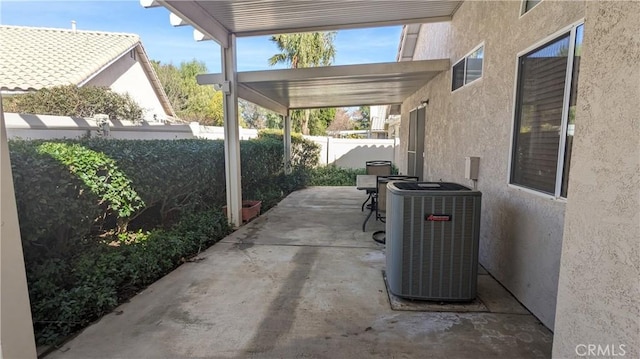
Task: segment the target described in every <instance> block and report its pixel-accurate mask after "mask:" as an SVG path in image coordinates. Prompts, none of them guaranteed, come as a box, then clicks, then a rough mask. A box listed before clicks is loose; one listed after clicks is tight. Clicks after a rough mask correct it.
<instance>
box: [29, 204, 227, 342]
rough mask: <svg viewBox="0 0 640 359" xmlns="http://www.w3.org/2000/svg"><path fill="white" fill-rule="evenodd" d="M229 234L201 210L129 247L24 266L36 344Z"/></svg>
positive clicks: (98, 247) (105, 246)
mask: <svg viewBox="0 0 640 359" xmlns="http://www.w3.org/2000/svg"><path fill="white" fill-rule="evenodd" d="M229 233H230V228H229V226H228V224H227V221H226V218H224V217H223V216H222V214H221V213H220V212H219V211H218V212H211V211H206V212H201V213H198V214H191V215H186V216H184V217H183V218H182V219H181V220H180V222H179V223H178V224H177V225H176V226H175V227H174V228H173V229H171V230H168V231H164V230H155V231H152V232H148V233H138V234H137V235H136V236H135V237H136V240H135V241H133V242H131V243H129V244H119V245H110V244H109V243H107V242H106V241H105V242H102V243H96V244H95V245H93V246H86V247H85V248H84V251H83V252H82V253H81V254H79V255H77V256H75V257H72V258H67V259H65V260H61V259H47V260H44V261H43V262H42V263H39V264H35V265H30V266H27V280H28V282H29V295H30V299H31V306H32V309H31V310H32V315H33V322H34V329H35V334H36V339H37V341H38V343H39V344H45V343H53V342H56V341H57V340H59V339H61V338H64V337H65V336H67V335H69V334H70V333H72V332H74V331H75V330H77V329H79V328H82V327H83V326H86V325H87V324H89V323H91V322H92V321H93V320H95V319H97V318H99V317H100V316H102V315H104V314H105V313H107V312H109V311H110V310H112V309H113V308H114V307H115V306H116V305H118V303H119V302H120V301H121V300H122V299H124V298H128V297H129V296H131V295H133V294H134V293H136V292H137V291H139V290H140V289H142V288H144V287H145V286H147V285H149V284H151V283H153V282H154V281H155V280H157V279H159V278H160V277H162V276H163V275H164V274H166V273H168V272H169V271H171V270H172V269H174V268H175V267H177V266H178V265H180V264H182V263H183V262H184V261H185V260H186V259H188V258H189V257H191V256H193V255H196V254H198V253H199V252H200V251H201V250H203V249H205V248H207V247H208V246H210V245H211V244H213V243H215V242H217V241H219V240H220V239H222V238H223V237H224V236H226V235H227V234H229Z"/></svg>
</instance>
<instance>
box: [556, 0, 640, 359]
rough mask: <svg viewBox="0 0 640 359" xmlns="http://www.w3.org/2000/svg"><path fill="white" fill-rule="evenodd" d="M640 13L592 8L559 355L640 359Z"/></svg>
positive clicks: (621, 5)
mask: <svg viewBox="0 0 640 359" xmlns="http://www.w3.org/2000/svg"><path fill="white" fill-rule="evenodd" d="M639 14H640V3H638V2H636V3H631V2H588V3H587V9H586V15H585V17H586V19H587V22H586V26H585V33H584V34H585V36H584V45H583V46H584V53H583V60H582V64H581V65H580V71H581V73H580V80H579V81H580V82H579V85H578V88H579V95H578V110H577V113H576V118H577V123H576V130H575V141H574V144H573V146H574V147H573V151H574V154H573V158H572V160H571V177H570V180H569V194H568V196H569V202H568V203H567V210H566V215H565V219H566V221H565V236H564V242H563V248H562V265H561V268H560V284H559V289H558V310H557V314H556V332H555V338H554V344H553V356H554V357H557V358H572V357H578V356H580V355H581V354H584V353H585V352H586V350H588V349H589V348H588V347H585V346H588V345H595V346H596V350H598V349H597V348H598V347H597V346H600V347H601V348H602V350H603V351H604V350H607V349H606V348H607V346H608V350H609V353H610V355H608V356H607V357H614V356H619V357H621V356H622V355H621V354H622V351H623V350H624V352H625V353H624V357H625V358H640V200H639V194H640V121H639V119H638V104H639V101H640V70H639V68H638V64H640V17H639ZM622 345H624V347H621V346H622ZM612 350H616V353H617V354H618V355H612ZM596 353H597V351H596ZM602 356H605V355H602Z"/></svg>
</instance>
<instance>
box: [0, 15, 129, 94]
mask: <svg viewBox="0 0 640 359" xmlns="http://www.w3.org/2000/svg"><path fill="white" fill-rule="evenodd" d="M138 44H140V38H139V37H138V35H135V34H124V33H113V32H98V31H80V30H75V31H74V30H71V29H51V28H37V27H23V26H5V25H1V26H0V90H8V91H27V90H38V89H41V88H45V87H51V86H58V85H69V84H74V85H79V84H81V83H82V82H84V81H85V80H88V79H89V78H91V77H92V76H93V75H94V74H96V73H97V72H99V71H100V70H102V69H103V68H104V67H105V66H106V65H108V64H110V63H111V62H112V61H114V60H115V59H117V58H118V57H119V56H121V55H122V54H123V53H125V52H126V51H128V50H130V49H132V48H133V47H135V46H136V45H138Z"/></svg>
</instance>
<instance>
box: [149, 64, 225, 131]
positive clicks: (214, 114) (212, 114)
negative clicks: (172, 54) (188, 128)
mask: <svg viewBox="0 0 640 359" xmlns="http://www.w3.org/2000/svg"><path fill="white" fill-rule="evenodd" d="M152 64H153V67H154V69H155V71H156V74H157V75H158V78H159V79H160V83H162V87H163V89H164V92H165V93H166V94H167V97H168V98H169V102H170V103H171V106H173V109H174V110H175V111H176V114H177V115H178V117H180V118H181V119H183V120H185V121H195V122H198V123H200V124H201V125H213V126H222V124H223V122H224V113H223V109H222V107H223V106H222V92H220V91H216V90H214V89H213V87H211V86H201V85H198V82H197V81H196V76H197V75H199V74H203V73H207V67H206V65H205V64H204V62H201V61H197V60H192V61H190V62H182V63H181V64H180V67H176V66H174V65H173V64H161V63H160V62H158V61H152Z"/></svg>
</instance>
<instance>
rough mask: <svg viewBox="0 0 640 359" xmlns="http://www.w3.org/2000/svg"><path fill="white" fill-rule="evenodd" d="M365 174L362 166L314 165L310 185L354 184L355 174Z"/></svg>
mask: <svg viewBox="0 0 640 359" xmlns="http://www.w3.org/2000/svg"><path fill="white" fill-rule="evenodd" d="M363 174H366V170H365V169H364V168H358V169H352V168H342V167H336V166H322V167H316V168H314V169H313V170H312V171H311V178H310V180H309V185H310V186H355V185H356V176H357V175H363Z"/></svg>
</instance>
